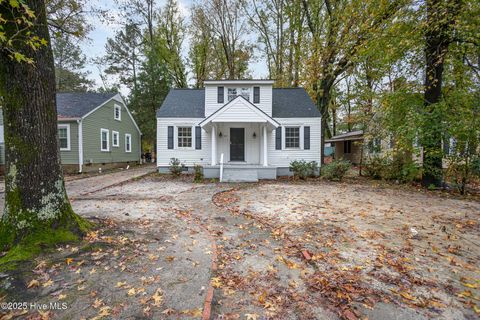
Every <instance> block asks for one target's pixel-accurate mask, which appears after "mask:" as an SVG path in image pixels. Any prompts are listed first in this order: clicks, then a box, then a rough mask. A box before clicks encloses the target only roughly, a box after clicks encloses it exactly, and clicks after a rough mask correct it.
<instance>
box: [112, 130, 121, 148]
mask: <svg viewBox="0 0 480 320" xmlns="http://www.w3.org/2000/svg"><path fill="white" fill-rule="evenodd" d="M119 146H120V134H119V133H118V131H112V147H119Z"/></svg>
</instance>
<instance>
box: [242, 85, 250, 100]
mask: <svg viewBox="0 0 480 320" xmlns="http://www.w3.org/2000/svg"><path fill="white" fill-rule="evenodd" d="M240 95H241V96H242V97H244V98H245V99H247V100H248V101H250V88H242V89H240Z"/></svg>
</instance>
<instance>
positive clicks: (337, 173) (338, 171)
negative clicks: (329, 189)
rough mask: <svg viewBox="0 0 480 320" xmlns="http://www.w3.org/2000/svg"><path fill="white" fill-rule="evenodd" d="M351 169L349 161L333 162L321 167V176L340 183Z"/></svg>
mask: <svg viewBox="0 0 480 320" xmlns="http://www.w3.org/2000/svg"><path fill="white" fill-rule="evenodd" d="M351 167H352V164H351V163H350V161H345V160H335V161H333V162H332V163H329V164H327V165H325V166H323V167H322V176H323V177H324V178H326V179H328V180H332V181H340V180H342V179H343V177H344V176H345V174H346V173H347V172H348V170H350V168H351Z"/></svg>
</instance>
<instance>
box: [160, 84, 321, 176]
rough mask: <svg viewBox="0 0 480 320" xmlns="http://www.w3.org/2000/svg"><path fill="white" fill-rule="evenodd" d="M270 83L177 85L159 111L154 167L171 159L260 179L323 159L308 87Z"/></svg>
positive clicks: (208, 172)
mask: <svg viewBox="0 0 480 320" xmlns="http://www.w3.org/2000/svg"><path fill="white" fill-rule="evenodd" d="M272 85H273V81H272V80H218V81H216V80H212V81H205V88H204V89H172V90H170V92H169V93H168V95H167V97H166V98H165V100H164V102H163V104H162V106H161V108H160V109H159V110H158V111H157V166H158V170H159V172H168V168H169V163H170V160H171V158H178V159H179V160H180V161H181V163H182V164H183V165H184V166H185V168H187V169H188V170H191V168H192V167H193V166H194V165H196V164H198V165H201V166H202V167H203V172H204V176H205V177H206V178H218V177H221V178H222V181H256V180H258V179H275V178H276V177H277V176H282V175H290V174H291V173H290V171H289V165H290V162H292V161H293V160H306V161H316V162H317V163H320V141H321V139H320V135H321V128H320V126H321V122H320V113H319V111H318V110H317V108H316V107H315V105H314V103H313V101H312V100H311V99H310V97H309V96H308V94H307V92H306V91H305V90H304V89H303V88H288V89H287V88H278V89H277V88H272Z"/></svg>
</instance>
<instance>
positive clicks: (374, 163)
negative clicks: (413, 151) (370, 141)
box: [364, 155, 420, 183]
mask: <svg viewBox="0 0 480 320" xmlns="http://www.w3.org/2000/svg"><path fill="white" fill-rule="evenodd" d="M364 172H365V174H366V175H367V176H369V177H371V178H373V179H384V180H396V181H398V182H401V183H408V182H412V181H414V180H416V179H417V178H419V176H420V167H419V166H418V165H417V164H416V163H415V162H414V161H413V160H412V159H411V158H410V156H399V155H396V156H395V155H394V156H393V158H389V157H388V156H384V157H382V156H374V157H372V158H370V159H368V161H367V162H366V163H365V166H364Z"/></svg>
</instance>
